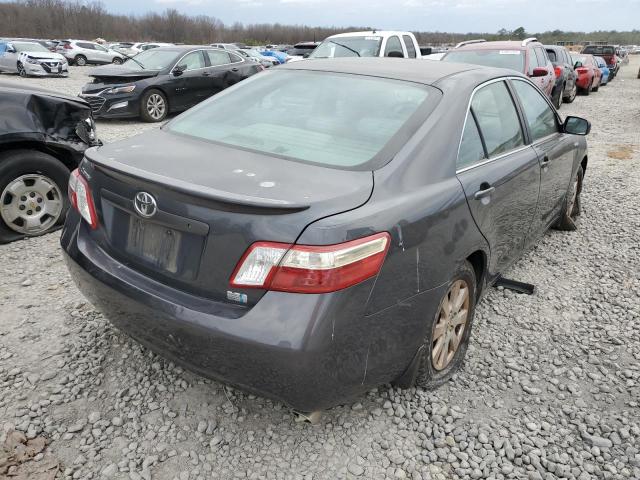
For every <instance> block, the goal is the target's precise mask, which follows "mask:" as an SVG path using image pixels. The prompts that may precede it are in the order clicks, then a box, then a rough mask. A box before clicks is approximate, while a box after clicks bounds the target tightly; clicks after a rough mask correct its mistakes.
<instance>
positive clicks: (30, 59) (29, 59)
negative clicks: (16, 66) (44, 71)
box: [27, 57, 40, 65]
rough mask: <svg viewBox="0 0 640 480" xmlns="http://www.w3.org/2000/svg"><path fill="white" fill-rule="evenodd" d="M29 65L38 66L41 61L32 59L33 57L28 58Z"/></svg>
mask: <svg viewBox="0 0 640 480" xmlns="http://www.w3.org/2000/svg"><path fill="white" fill-rule="evenodd" d="M27 63H32V64H35V65H37V64H39V63H40V60H37V59H35V58H31V57H27Z"/></svg>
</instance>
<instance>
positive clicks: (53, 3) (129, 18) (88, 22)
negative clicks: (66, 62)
mask: <svg viewBox="0 0 640 480" xmlns="http://www.w3.org/2000/svg"><path fill="white" fill-rule="evenodd" d="M367 29H370V27H366V26H352V27H342V28H338V27H309V26H305V25H282V24H279V23H273V24H267V23H264V24H247V25H244V24H241V23H234V24H230V25H225V24H224V23H223V22H222V21H220V20H219V19H217V18H215V17H211V16H207V15H198V16H187V15H184V14H181V13H180V12H178V11H177V10H175V9H167V10H165V11H164V12H161V13H157V12H149V13H147V14H144V15H139V16H136V15H117V14H113V13H109V12H108V11H107V10H106V9H105V7H104V5H103V4H102V3H100V2H93V1H89V2H87V1H80V0H19V1H15V2H9V3H0V37H2V36H7V37H29V38H30V37H34V38H84V39H94V38H98V37H100V38H104V39H106V40H109V41H127V40H129V41H152V40H153V41H161V42H173V43H177V42H181V43H193V44H206V43H213V42H244V43H247V44H266V43H276V44H282V43H284V44H293V43H296V42H299V41H310V40H318V41H319V40H322V39H324V38H326V37H328V36H329V35H333V34H335V33H340V32H345V31H354V30H367ZM414 33H415V34H416V36H417V38H418V41H419V42H420V44H421V45H442V44H452V43H456V42H459V41H463V40H468V39H471V38H485V39H487V40H498V39H507V38H523V36H524V35H533V34H528V33H527V32H525V30H524V28H523V27H519V28H516V29H515V30H513V31H509V30H506V29H504V28H503V29H501V30H500V31H498V32H497V33H494V34H491V33H466V34H460V33H447V32H414ZM535 36H538V38H540V39H541V40H543V41H544V42H548V43H555V42H557V41H561V40H563V41H584V40H591V41H609V42H612V43H616V44H640V31H638V30H633V31H632V32H617V31H598V32H591V33H585V32H563V31H561V30H555V31H552V32H543V33H539V34H535Z"/></svg>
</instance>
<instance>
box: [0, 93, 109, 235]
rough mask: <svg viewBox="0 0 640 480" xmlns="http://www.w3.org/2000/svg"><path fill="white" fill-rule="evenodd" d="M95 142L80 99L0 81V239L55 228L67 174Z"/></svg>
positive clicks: (59, 220) (63, 201) (64, 206)
mask: <svg viewBox="0 0 640 480" xmlns="http://www.w3.org/2000/svg"><path fill="white" fill-rule="evenodd" d="M99 144H100V142H99V140H98V139H97V137H96V130H95V123H94V121H93V117H92V115H91V107H89V105H88V104H87V102H85V101H84V100H82V99H79V98H76V97H68V96H64V95H58V94H55V93H51V92H46V91H43V90H37V89H31V88H24V87H21V86H20V87H18V86H16V85H15V84H11V83H2V82H0V243H8V242H11V241H13V240H17V239H20V238H24V237H27V236H37V235H42V234H44V233H47V232H50V231H52V230H54V229H55V228H57V227H59V226H60V225H61V224H62V222H63V221H64V217H65V213H66V211H67V208H68V205H69V202H68V200H67V183H68V181H69V173H70V172H71V170H73V169H74V168H76V167H77V166H78V164H79V163H80V161H81V160H82V157H83V154H84V151H85V150H86V149H87V148H88V147H90V146H95V145H99Z"/></svg>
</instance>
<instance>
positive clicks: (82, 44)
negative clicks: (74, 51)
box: [77, 42, 95, 50]
mask: <svg viewBox="0 0 640 480" xmlns="http://www.w3.org/2000/svg"><path fill="white" fill-rule="evenodd" d="M77 45H78V46H79V47H80V48H86V49H87V50H95V48H93V44H92V43H84V42H78V43H77Z"/></svg>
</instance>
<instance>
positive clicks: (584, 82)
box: [576, 74, 591, 89]
mask: <svg viewBox="0 0 640 480" xmlns="http://www.w3.org/2000/svg"><path fill="white" fill-rule="evenodd" d="M589 83H591V78H590V77H589V75H586V74H585V75H578V78H577V79H576V85H578V87H579V88H582V89H586V88H587V87H589Z"/></svg>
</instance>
